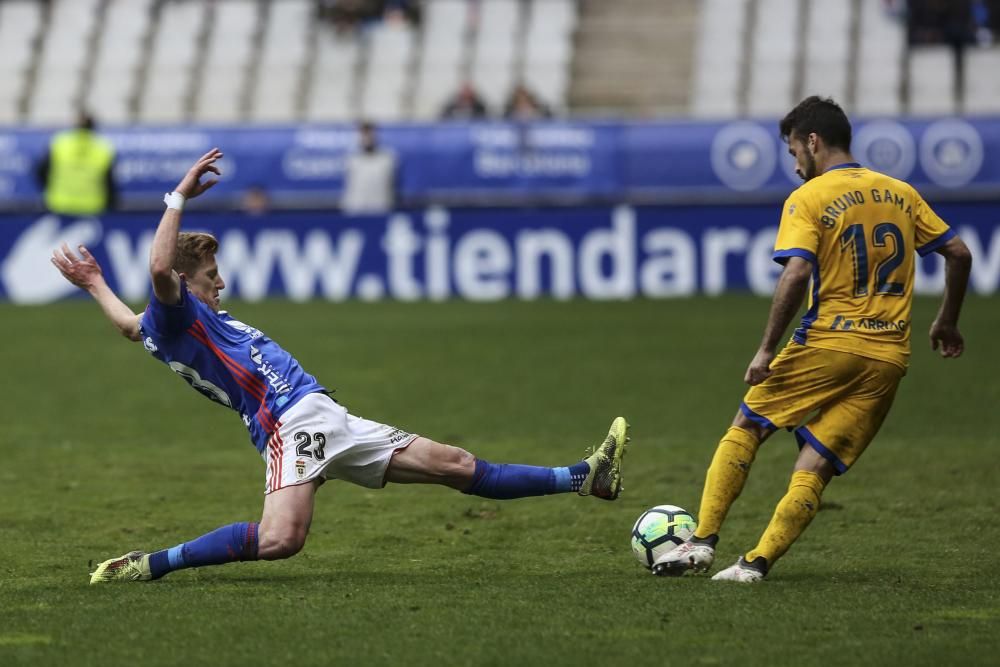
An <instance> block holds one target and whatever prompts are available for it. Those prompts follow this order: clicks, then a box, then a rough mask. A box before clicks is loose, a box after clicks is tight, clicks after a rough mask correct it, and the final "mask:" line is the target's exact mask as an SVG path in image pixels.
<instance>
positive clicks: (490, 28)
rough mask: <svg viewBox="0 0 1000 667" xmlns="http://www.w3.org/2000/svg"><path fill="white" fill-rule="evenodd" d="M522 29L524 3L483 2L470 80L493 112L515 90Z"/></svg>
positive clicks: (499, 0) (514, 1)
mask: <svg viewBox="0 0 1000 667" xmlns="http://www.w3.org/2000/svg"><path fill="white" fill-rule="evenodd" d="M521 29H522V16H521V3H519V2H517V1H516V0H483V1H482V4H481V5H480V7H479V17H478V21H477V26H476V34H475V38H474V45H473V55H472V67H471V79H472V83H473V85H474V86H475V88H476V91H477V92H478V93H479V94H480V95H481V96H482V97H483V99H484V100H485V101H486V102H487V104H488V105H489V106H490V107H492V108H494V109H497V108H501V107H502V106H503V105H504V104H505V103H506V102H507V98H508V97H509V96H510V92H511V90H512V89H513V87H514V79H515V69H514V67H515V64H516V55H517V50H518V47H519V41H518V40H519V34H520V31H521ZM453 92H454V91H453Z"/></svg>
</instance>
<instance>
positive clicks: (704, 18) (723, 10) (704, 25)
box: [691, 0, 749, 118]
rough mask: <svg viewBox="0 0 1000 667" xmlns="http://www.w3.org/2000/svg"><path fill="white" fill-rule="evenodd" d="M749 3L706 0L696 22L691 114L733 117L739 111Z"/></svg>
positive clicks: (706, 116) (703, 116) (733, 0)
mask: <svg viewBox="0 0 1000 667" xmlns="http://www.w3.org/2000/svg"><path fill="white" fill-rule="evenodd" d="M748 2H749V0H706V1H705V2H704V4H703V5H702V7H701V15H700V16H699V20H698V37H697V40H696V47H695V53H694V81H693V90H692V92H691V113H692V114H694V115H695V116H697V117H701V118H713V117H732V116H734V115H736V114H737V113H738V112H739V110H740V100H739V95H740V82H741V74H742V63H743V49H744V45H745V43H746V34H747V25H746V22H747V6H748Z"/></svg>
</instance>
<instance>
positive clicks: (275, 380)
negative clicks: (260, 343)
mask: <svg viewBox="0 0 1000 667" xmlns="http://www.w3.org/2000/svg"><path fill="white" fill-rule="evenodd" d="M250 361H252V362H253V363H254V366H256V367H257V372H258V373H260V374H261V375H263V376H264V379H265V380H267V383H268V384H269V385H271V388H272V389H273V390H274V393H275V394H279V395H280V394H287V393H288V392H290V391H291V390H292V385H291V384H290V383H289V382H288V380H286V379H285V377H284V376H283V375H282V374H281V373H279V372H278V370H277V369H276V368H275V367H274V366H272V365H271V363H270V362H268V361H267V360H266V359H264V353H263V352H261V351H260V349H259V348H257V347H256V346H254V345H251V346H250Z"/></svg>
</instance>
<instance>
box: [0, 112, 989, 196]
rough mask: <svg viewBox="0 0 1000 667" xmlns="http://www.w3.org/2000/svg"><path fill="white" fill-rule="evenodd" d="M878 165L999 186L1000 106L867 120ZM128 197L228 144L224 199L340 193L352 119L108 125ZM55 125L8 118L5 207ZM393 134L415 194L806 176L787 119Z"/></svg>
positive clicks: (781, 184)
mask: <svg viewBox="0 0 1000 667" xmlns="http://www.w3.org/2000/svg"><path fill="white" fill-rule="evenodd" d="M854 129H855V138H854V144H853V147H854V152H855V155H856V157H857V158H858V159H859V160H860V161H861V162H862V163H863V164H865V165H866V166H869V167H872V168H873V169H877V170H879V171H882V172H885V173H888V174H890V175H892V176H895V177H897V178H902V179H906V180H909V181H910V182H911V183H913V185H915V186H916V187H917V188H918V189H920V190H921V192H922V193H923V194H924V196H925V197H928V198H931V199H936V200H943V199H952V200H962V199H969V198H983V197H990V196H993V197H1000V161H998V160H995V159H992V160H990V159H985V157H986V156H988V155H997V154H1000V118H979V119H958V118H944V119H934V120H906V121H896V120H870V121H859V122H856V123H855V128H854ZM107 135H108V136H109V137H110V138H111V139H112V141H113V142H114V143H115V145H116V146H117V149H118V156H119V157H118V162H117V165H116V170H115V171H116V176H117V179H118V182H119V183H120V185H121V188H122V194H123V201H124V202H125V203H126V204H128V205H130V206H133V207H136V206H139V207H142V206H145V207H149V208H156V207H158V206H159V200H160V196H161V195H162V193H163V192H165V191H169V190H171V189H172V188H173V187H174V185H176V183H177V181H178V180H179V179H180V177H181V176H182V175H183V174H184V172H185V171H186V170H187V168H188V167H189V166H190V164H191V162H192V161H193V160H194V158H196V157H197V156H199V155H201V154H202V153H204V152H205V151H206V150H208V149H209V148H211V147H212V146H220V147H222V148H223V149H224V150H225V151H226V159H225V161H224V163H223V164H222V168H223V169H224V171H225V172H226V175H225V180H226V181H228V182H227V183H225V184H224V185H225V187H220V188H218V189H217V190H216V191H215V193H213V199H212V201H213V202H216V203H217V204H227V203H231V202H232V201H235V200H237V199H238V198H239V197H240V196H241V194H242V193H243V192H244V191H245V190H246V189H247V188H248V187H250V186H251V185H265V186H266V187H267V188H268V189H269V190H270V191H271V193H272V195H273V197H274V199H275V201H276V203H278V204H279V205H281V206H292V207H297V208H302V207H308V206H312V207H315V208H318V207H325V206H331V205H334V204H336V202H337V201H338V199H339V196H340V192H341V189H342V187H343V176H344V164H345V156H346V155H347V154H348V153H349V152H350V151H352V150H354V146H355V143H356V133H355V131H354V129H353V128H352V127H349V126H314V127H270V128H260V127H257V128H252V127H247V128H212V127H194V128H187V127H185V128H176V129H171V128H162V129H155V128H153V129H151V128H130V129H109V130H108V132H107ZM49 137H50V133H49V132H47V131H41V130H20V129H9V130H3V129H2V128H0V208H4V207H5V208H7V209H11V208H26V207H31V206H37V204H38V201H39V198H38V192H37V188H36V184H35V181H34V176H33V171H34V165H35V164H37V162H38V160H39V159H40V157H41V156H42V154H43V153H44V151H45V148H46V145H47V142H48V140H49ZM381 137H382V141H383V143H384V144H385V145H386V146H388V147H390V148H391V149H392V150H394V151H395V152H396V153H397V154H398V155H399V157H400V160H401V168H400V173H399V190H400V195H401V196H402V200H403V201H404V203H406V204H409V205H417V206H423V205H427V204H456V203H466V204H472V205H486V204H504V203H511V202H516V203H526V202H528V203H540V202H547V203H551V202H561V203H576V204H581V203H617V202H619V201H630V202H633V203H638V202H647V203H685V202H701V203H718V202H720V201H775V200H781V199H783V198H784V197H785V196H786V195H787V194H788V192H789V191H790V190H791V189H792V188H793V187H795V186H797V185H798V184H799V179H798V177H797V176H795V174H794V167H793V162H792V159H791V157H790V156H788V155H787V153H786V147H785V146H784V145H783V144H782V143H781V141H780V140H779V138H778V136H777V122H776V121H768V122H757V121H736V122H732V123H704V122H691V121H672V122H632V123H621V122H605V123H602V122H591V123H561V122H554V123H540V124H532V125H525V126H521V125H513V124H509V123H475V124H453V123H444V124H435V125H394V126H387V127H384V128H382V130H381Z"/></svg>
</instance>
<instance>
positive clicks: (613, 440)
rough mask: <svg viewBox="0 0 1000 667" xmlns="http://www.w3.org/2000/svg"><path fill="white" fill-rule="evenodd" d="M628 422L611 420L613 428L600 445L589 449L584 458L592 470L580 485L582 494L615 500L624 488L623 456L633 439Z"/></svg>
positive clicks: (619, 418)
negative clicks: (629, 434) (630, 436)
mask: <svg viewBox="0 0 1000 667" xmlns="http://www.w3.org/2000/svg"><path fill="white" fill-rule="evenodd" d="M628 428H629V427H628V422H626V421H625V418H624V417H618V418H617V419H615V420H614V421H613V422H611V430H610V431H608V437H606V438H605V439H604V442H603V443H601V446H600V447H597V448H596V449H594V450H592V451H588V453H589V454H590V456H588V457H587V458H586V459H584V460H585V461H586V462H587V463H588V464H589V465H590V472H589V473H588V474H587V478H586V479H584V480H583V484H582V485H581V486H580V490H579V492H578V493H579V494H580V495H581V496H597V497H598V498H601V499H603V500H614V499H615V498H617V497H618V494H619V493H621V490H622V457H624V456H625V447H626V446H627V444H628V441H629V440H630V439H631V438H629V436H628Z"/></svg>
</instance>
